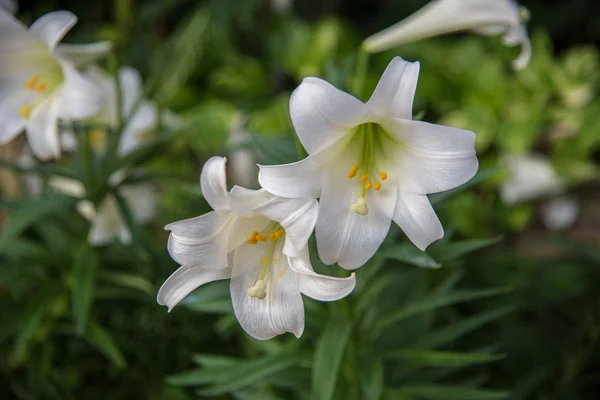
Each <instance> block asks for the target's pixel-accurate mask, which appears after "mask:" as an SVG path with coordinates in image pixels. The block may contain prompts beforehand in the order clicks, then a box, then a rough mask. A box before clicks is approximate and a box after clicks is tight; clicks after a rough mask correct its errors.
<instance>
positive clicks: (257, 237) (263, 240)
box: [256, 234, 267, 242]
mask: <svg viewBox="0 0 600 400" xmlns="http://www.w3.org/2000/svg"><path fill="white" fill-rule="evenodd" d="M256 239H257V240H260V241H261V242H266V241H267V237H266V236H264V235H260V234H259V235H256Z"/></svg>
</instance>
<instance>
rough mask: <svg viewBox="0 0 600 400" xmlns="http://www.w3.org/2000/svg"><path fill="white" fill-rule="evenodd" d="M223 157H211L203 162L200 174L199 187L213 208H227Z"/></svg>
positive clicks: (216, 209)
mask: <svg viewBox="0 0 600 400" xmlns="http://www.w3.org/2000/svg"><path fill="white" fill-rule="evenodd" d="M226 161H227V159H225V158H223V157H212V158H210V159H208V161H206V163H204V167H202V173H201V174H200V188H201V189H202V194H203V195H204V198H205V199H206V201H207V202H208V204H210V206H211V207H212V208H213V209H214V210H215V211H218V210H228V209H229V205H228V196H229V194H228V193H227V183H226V180H225V179H226V178H225V162H226Z"/></svg>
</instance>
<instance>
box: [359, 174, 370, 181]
mask: <svg viewBox="0 0 600 400" xmlns="http://www.w3.org/2000/svg"><path fill="white" fill-rule="evenodd" d="M368 178H369V177H368V176H367V174H360V180H361V181H363V182H366V181H367V179H368Z"/></svg>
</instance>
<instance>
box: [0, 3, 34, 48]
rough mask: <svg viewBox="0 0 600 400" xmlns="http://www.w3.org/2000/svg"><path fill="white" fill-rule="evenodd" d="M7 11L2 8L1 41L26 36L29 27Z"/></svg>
mask: <svg viewBox="0 0 600 400" xmlns="http://www.w3.org/2000/svg"><path fill="white" fill-rule="evenodd" d="M7 11H8V10H7V9H6V8H3V7H0V40H4V39H5V38H7V39H8V38H11V39H12V38H14V37H15V36H24V35H26V34H27V27H26V26H25V25H23V24H22V23H21V22H20V21H19V20H18V19H16V18H15V17H14V16H12V15H11V14H12V13H11V12H10V11H8V12H7Z"/></svg>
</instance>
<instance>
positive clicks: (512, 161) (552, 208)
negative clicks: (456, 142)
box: [500, 154, 580, 231]
mask: <svg viewBox="0 0 600 400" xmlns="http://www.w3.org/2000/svg"><path fill="white" fill-rule="evenodd" d="M501 163H502V164H503V165H504V166H505V168H506V169H507V171H508V172H509V178H508V179H507V180H506V181H505V182H504V184H503V185H502V187H501V188H500V196H501V198H502V201H504V202H505V203H506V204H516V203H522V202H526V201H532V200H537V199H540V198H548V199H546V200H544V201H543V202H542V204H541V205H540V209H539V215H540V219H541V221H542V223H543V225H544V226H545V227H546V228H547V229H549V230H551V231H556V230H563V229H568V228H570V227H571V226H573V225H574V224H575V222H576V221H577V217H578V216H579V209H580V205H579V201H578V200H577V199H576V198H574V197H571V196H566V195H563V193H564V192H565V191H566V190H567V185H566V183H565V182H564V181H563V180H562V179H561V178H560V177H559V176H558V174H557V173H556V171H555V170H554V167H553V165H552V162H551V160H550V159H549V158H548V157H546V156H543V155H541V154H525V155H504V156H503V157H502V158H501Z"/></svg>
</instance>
